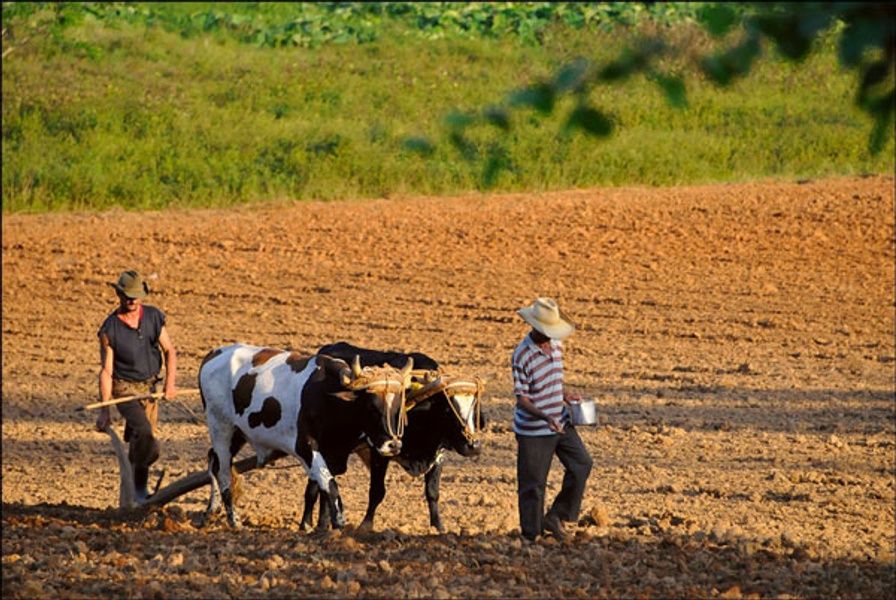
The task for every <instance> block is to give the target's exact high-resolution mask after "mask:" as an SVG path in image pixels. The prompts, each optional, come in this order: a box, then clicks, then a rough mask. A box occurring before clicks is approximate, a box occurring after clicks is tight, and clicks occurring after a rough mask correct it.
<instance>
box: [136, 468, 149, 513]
mask: <svg viewBox="0 0 896 600" xmlns="http://www.w3.org/2000/svg"><path fill="white" fill-rule="evenodd" d="M148 481H149V469H148V468H147V467H134V496H135V499H136V500H137V502H138V503H139V504H143V503H144V502H146V501H147V500H148V499H149V490H148V489H146V483H147V482H148Z"/></svg>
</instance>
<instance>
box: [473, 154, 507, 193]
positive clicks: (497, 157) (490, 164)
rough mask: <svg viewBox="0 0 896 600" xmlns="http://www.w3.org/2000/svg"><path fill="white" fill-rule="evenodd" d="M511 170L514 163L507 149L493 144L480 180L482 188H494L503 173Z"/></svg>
mask: <svg viewBox="0 0 896 600" xmlns="http://www.w3.org/2000/svg"><path fill="white" fill-rule="evenodd" d="M511 168H512V163H511V161H510V157H509V156H508V154H507V149H506V148H504V147H503V146H501V145H498V144H493V145H492V146H491V147H490V148H489V150H488V157H487V158H486V161H485V166H484V167H483V169H482V178H481V180H480V183H481V185H482V187H483V188H486V189H489V188H492V187H494V185H495V184H496V183H497V181H498V177H499V176H500V175H501V172H502V171H507V170H510V169H511Z"/></svg>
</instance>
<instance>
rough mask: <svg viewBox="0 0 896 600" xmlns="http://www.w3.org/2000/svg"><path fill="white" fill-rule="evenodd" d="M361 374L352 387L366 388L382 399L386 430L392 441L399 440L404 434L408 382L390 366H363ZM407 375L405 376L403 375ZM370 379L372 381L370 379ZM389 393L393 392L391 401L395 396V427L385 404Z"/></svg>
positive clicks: (406, 418) (388, 408)
mask: <svg viewBox="0 0 896 600" xmlns="http://www.w3.org/2000/svg"><path fill="white" fill-rule="evenodd" d="M363 373H364V374H363V376H362V377H361V378H359V380H358V381H356V382H355V383H353V384H352V386H351V387H352V388H353V389H357V390H367V391H369V392H371V393H373V394H376V395H378V396H380V397H381V398H382V399H383V406H384V408H385V409H386V410H384V411H383V420H384V421H385V425H386V432H387V433H388V434H389V436H390V438H391V439H392V441H394V442H400V441H401V436H402V435H404V427H405V425H406V424H407V420H408V417H407V405H406V401H407V393H406V391H407V387H408V384H407V383H406V381H408V380H407V379H404V378H403V377H402V373H401V372H400V371H396V370H395V369H394V368H392V367H388V366H383V367H365V368H364V371H363ZM405 377H407V376H405ZM371 379H372V381H371ZM389 393H392V394H395V396H394V397H393V401H394V400H395V398H396V397H397V399H398V402H399V405H398V422H397V424H396V426H395V427H393V426H392V418H391V416H392V411H391V410H390V409H391V407H390V406H386V397H387V395H388V394H389Z"/></svg>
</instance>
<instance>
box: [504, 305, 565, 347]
mask: <svg viewBox="0 0 896 600" xmlns="http://www.w3.org/2000/svg"><path fill="white" fill-rule="evenodd" d="M516 312H517V313H518V314H519V315H520V316H521V317H522V318H523V320H524V321H526V323H528V324H529V325H531V326H532V327H534V328H535V329H536V330H537V331H540V332H541V333H543V334H544V335H546V336H548V337H549V338H551V339H552V340H562V339H563V338H565V337H568V336H569V334H571V333H572V332H573V330H575V328H576V326H575V324H573V322H572V320H570V318H569V317H567V316H566V315H565V314H564V313H563V311H562V310H560V307H559V306H557V302H556V300H554V299H553V298H536V299H535V302H533V303H532V306H527V307H525V308H521V309H519V310H518V311H516Z"/></svg>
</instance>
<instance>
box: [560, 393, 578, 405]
mask: <svg viewBox="0 0 896 600" xmlns="http://www.w3.org/2000/svg"><path fill="white" fill-rule="evenodd" d="M563 401H564V402H566V403H567V404H578V403H579V402H581V401H582V396H581V395H580V394H576V393H574V392H570V393H568V394H567V393H564V394H563Z"/></svg>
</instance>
